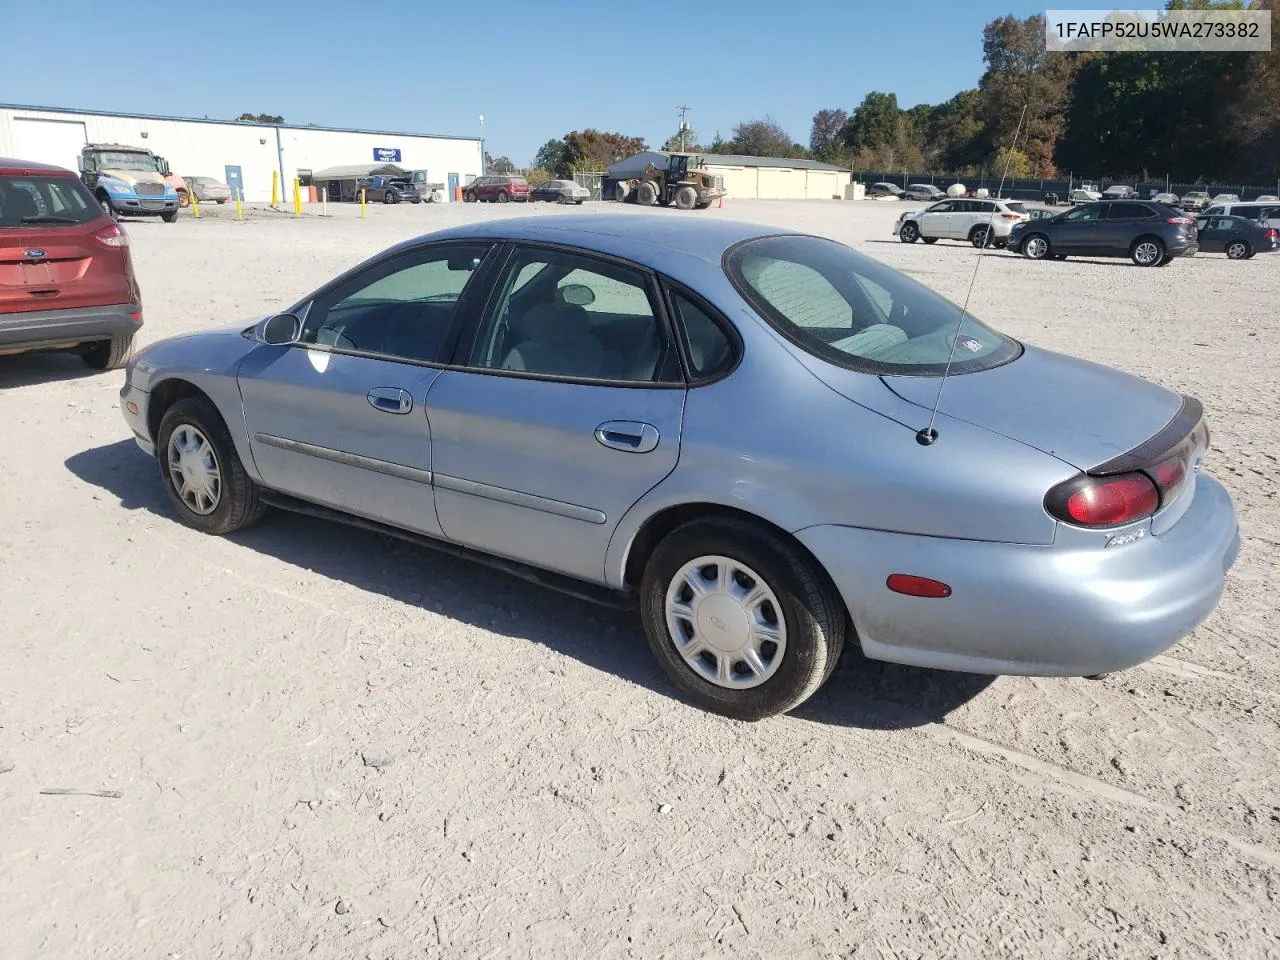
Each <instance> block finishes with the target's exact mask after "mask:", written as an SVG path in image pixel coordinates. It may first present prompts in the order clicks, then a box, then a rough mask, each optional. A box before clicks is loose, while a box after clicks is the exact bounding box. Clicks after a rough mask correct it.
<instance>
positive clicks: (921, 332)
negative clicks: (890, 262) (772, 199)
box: [725, 236, 1022, 376]
mask: <svg viewBox="0 0 1280 960" xmlns="http://www.w3.org/2000/svg"><path fill="white" fill-rule="evenodd" d="M725 271H726V272H727V273H728V275H729V279H730V280H731V281H732V282H733V284H734V286H735V287H737V289H738V291H739V292H740V293H741V294H742V295H743V296H744V297H745V298H746V299H747V301H748V302H749V303H750V304H751V305H752V306H753V307H754V308H755V309H756V311H757V312H758V313H759V314H760V315H761V316H762V317H764V319H765V320H766V321H768V323H769V324H771V325H772V326H773V327H775V328H776V329H777V330H778V331H779V332H780V333H781V334H783V335H784V336H785V337H787V338H788V339H789V340H791V342H792V343H794V344H796V345H797V346H799V347H800V348H802V349H803V350H806V351H807V352H809V353H811V354H813V355H815V356H818V357H821V358H822V359H824V360H827V361H829V362H831V363H834V364H837V365H839V366H842V367H848V368H850V369H853V370H861V371H864V372H868V373H875V374H902V375H907V376H937V375H941V374H942V372H943V371H944V370H945V369H946V367H947V358H948V355H949V354H950V353H951V344H952V339H953V337H954V339H955V353H954V358H953V360H952V364H951V372H952V373H972V372H974V371H978V370H987V369H990V368H991V367H995V366H999V365H1000V364H1002V363H1007V362H1008V361H1010V360H1013V359H1014V358H1016V357H1017V356H1018V355H1019V354H1020V353H1021V352H1022V348H1021V347H1020V346H1019V344H1018V343H1017V341H1015V340H1012V339H1010V338H1009V337H1006V336H1004V335H1003V334H1000V333H997V332H996V331H994V330H992V329H991V328H990V327H987V326H985V325H984V324H982V323H979V322H978V321H977V320H974V319H973V318H972V317H965V318H964V321H963V323H961V321H960V317H961V310H960V308H959V307H958V306H956V304H954V303H952V302H951V301H950V300H947V299H945V298H943V297H940V296H939V295H938V294H936V293H934V292H933V291H932V290H930V289H929V288H928V287H925V286H923V285H921V284H919V283H916V282H915V281H914V280H911V279H909V278H908V277H905V276H903V275H902V274H900V273H898V272H897V271H896V270H891V269H889V268H888V267H886V266H884V265H883V264H880V263H877V262H876V261H875V260H872V259H871V258H870V257H866V256H863V255H862V254H860V253H856V252H854V251H853V250H850V249H849V248H848V247H846V246H844V245H842V244H839V243H836V242H834V241H832V240H824V239H821V238H818V237H803V236H782V237H762V238H760V239H757V240H748V241H745V242H743V243H740V244H738V245H737V246H735V247H732V248H731V249H730V250H729V252H728V253H727V254H726V255H725ZM957 328H958V330H959V335H958V336H957Z"/></svg>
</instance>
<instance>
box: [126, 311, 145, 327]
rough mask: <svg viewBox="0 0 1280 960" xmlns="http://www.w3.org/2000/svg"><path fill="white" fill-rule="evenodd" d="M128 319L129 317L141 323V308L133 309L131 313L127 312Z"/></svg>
mask: <svg viewBox="0 0 1280 960" xmlns="http://www.w3.org/2000/svg"><path fill="white" fill-rule="evenodd" d="M129 319H130V320H132V321H133V322H134V323H137V324H141V323H142V311H141V310H135V311H133V313H131V314H129Z"/></svg>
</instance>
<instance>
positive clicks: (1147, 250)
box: [1129, 237, 1164, 267]
mask: <svg viewBox="0 0 1280 960" xmlns="http://www.w3.org/2000/svg"><path fill="white" fill-rule="evenodd" d="M1129 259H1130V260H1132V261H1133V262H1134V264H1135V265H1137V266H1139V267H1155V266H1159V264H1160V261H1161V260H1163V259H1164V244H1163V243H1161V242H1160V241H1159V240H1157V239H1156V238H1155V237H1140V238H1139V239H1138V241H1137V242H1136V243H1135V244H1134V245H1133V247H1132V249H1130V250H1129Z"/></svg>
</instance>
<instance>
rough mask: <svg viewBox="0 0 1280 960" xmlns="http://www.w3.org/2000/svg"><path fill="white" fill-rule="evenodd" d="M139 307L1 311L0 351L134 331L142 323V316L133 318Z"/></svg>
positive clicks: (89, 341) (125, 333) (55, 345)
mask: <svg viewBox="0 0 1280 960" xmlns="http://www.w3.org/2000/svg"><path fill="white" fill-rule="evenodd" d="M139 311H140V308H139V307H136V306H133V305H131V304H116V305H113V306H108V307H76V308H72V309H67V310H33V311H30V312H27V313H0V351H4V350H13V349H17V350H21V351H25V350H42V349H46V348H49V347H58V346H65V345H69V344H78V343H92V342H93V341H96V340H109V339H111V338H112V337H117V336H125V335H132V334H133V333H134V332H135V331H136V330H137V329H138V328H139V327H141V326H142V320H141V318H139V319H138V320H136V321H135V320H134V319H133V315H134V314H135V313H139Z"/></svg>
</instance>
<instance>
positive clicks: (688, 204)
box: [675, 187, 698, 210]
mask: <svg viewBox="0 0 1280 960" xmlns="http://www.w3.org/2000/svg"><path fill="white" fill-rule="evenodd" d="M697 202H698V191H697V190H695V189H693V187H681V188H680V189H679V190H677V191H676V196H675V204H676V206H677V207H678V208H679V209H681V210H692V209H693V208H694V205H695V204H696V203H697Z"/></svg>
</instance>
